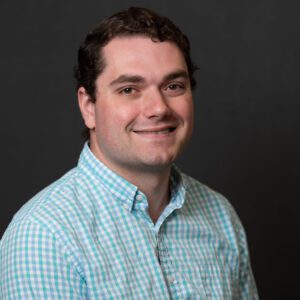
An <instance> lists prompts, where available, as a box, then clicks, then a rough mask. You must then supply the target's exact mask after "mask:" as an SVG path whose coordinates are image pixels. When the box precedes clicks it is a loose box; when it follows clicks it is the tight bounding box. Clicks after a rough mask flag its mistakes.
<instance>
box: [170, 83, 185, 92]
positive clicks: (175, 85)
mask: <svg viewBox="0 0 300 300" xmlns="http://www.w3.org/2000/svg"><path fill="white" fill-rule="evenodd" d="M167 88H168V89H170V90H172V91H175V90H178V89H182V88H183V86H182V85H180V84H177V83H172V84H169V85H168V87H167Z"/></svg>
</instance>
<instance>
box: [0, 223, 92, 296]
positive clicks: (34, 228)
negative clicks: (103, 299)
mask: <svg viewBox="0 0 300 300" xmlns="http://www.w3.org/2000/svg"><path fill="white" fill-rule="evenodd" d="M0 277H1V280H0V282H1V283H0V298H1V299H3V300H9V299H42V300H43V299H65V300H68V299H85V298H86V297H85V294H86V285H85V281H84V278H83V277H82V276H81V274H80V272H79V271H78V269H77V268H76V264H75V261H74V259H73V258H72V256H71V255H70V254H69V253H68V251H67V249H66V247H65V246H64V245H63V243H61V241H60V240H59V239H58V238H56V237H55V236H54V235H53V234H52V233H51V232H50V230H48V229H46V228H43V227H42V226H41V225H39V224H37V223H35V222H24V223H18V224H12V226H10V227H9V228H8V229H7V231H6V232H5V234H4V236H3V238H2V240H1V243H0Z"/></svg>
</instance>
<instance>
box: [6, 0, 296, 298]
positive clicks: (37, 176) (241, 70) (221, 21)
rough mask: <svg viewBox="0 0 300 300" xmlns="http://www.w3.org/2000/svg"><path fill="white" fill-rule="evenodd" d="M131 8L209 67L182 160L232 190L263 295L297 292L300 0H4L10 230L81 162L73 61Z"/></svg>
mask: <svg viewBox="0 0 300 300" xmlns="http://www.w3.org/2000/svg"><path fill="white" fill-rule="evenodd" d="M129 5H138V6H146V7H148V8H152V9H154V10H156V11H158V12H160V13H161V14H163V15H166V16H169V17H170V18H171V19H173V20H174V21H175V23H177V24H178V25H179V26H180V27H181V28H182V29H183V31H185V32H186V33H187V34H188V35H189V37H190V40H191V43H192V54H193V57H194V60H195V61H196V63H197V64H198V66H199V67H200V71H199V72H198V73H197V79H198V88H197V90H196V92H195V95H194V98H195V104H196V110H197V114H196V117H197V119H196V130H195V135H194V139H193V140H192V142H191V144H190V147H189V149H188V150H187V151H186V152H185V155H184V156H183V157H182V158H181V159H180V160H179V161H178V164H179V166H180V167H181V169H182V170H184V171H185V172H187V173H189V174H191V175H192V176H194V177H196V178H197V179H199V180H201V181H202V182H204V183H206V184H208V185H209V186H211V187H213V188H214V189H216V190H218V191H220V192H221V193H223V194H224V195H225V196H226V197H227V198H228V199H229V200H230V201H231V203H232V204H233V205H234V207H235V208H236V210H237V212H238V214H239V216H240V218H241V219H242V221H243V224H244V226H245V228H246V231H247V234H248V240H249V247H250V251H251V259H252V265H253V270H254V274H255V277H256V281H257V284H258V288H259V292H260V295H261V299H272V300H274V299H294V298H297V296H295V295H297V293H296V291H297V290H298V289H297V284H298V279H299V276H298V270H299V260H298V255H299V253H298V252H299V242H298V241H299V233H298V230H299V228H300V226H299V225H300V222H299V217H298V214H299V204H298V200H299V195H298V194H299V193H298V190H297V186H298V185H299V184H298V179H299V176H298V173H299V166H300V164H299V150H300V142H299V129H300V122H299V109H300V105H299V94H300V93H299V84H298V82H299V54H298V53H299V50H300V49H299V48H300V47H299V31H300V30H299V29H300V20H299V16H298V12H299V5H297V2H296V1H294V2H293V1H285V2H283V1H278V0H260V1H255V0H252V1H244V0H239V1H238V0H237V1H226V0H220V1H217V0H203V1H151V2H150V1H110V2H107V3H106V2H104V1H54V0H51V1H50V0H49V1H45V0H44V1H38V0H36V1H33V0H31V1H30V0H27V1H12V0H11V1H4V0H2V1H1V3H0V39H1V40H0V45H1V46H0V66H1V68H0V87H1V94H0V97H1V124H0V130H1V148H0V151H1V153H0V159H1V161H0V163H1V199H2V200H1V210H0V214H1V215H0V236H2V233H3V231H4V229H5V228H6V226H7V224H8V223H9V221H10V219H11V218H12V216H13V214H14V213H15V212H16V211H17V210H18V209H19V208H20V207H21V205H22V204H23V203H25V201H27V200H28V199H29V198H31V197H32V196H33V195H34V194H35V193H36V192H38V191H39V190H40V189H41V188H43V187H45V186H46V185H48V184H49V183H50V182H52V181H53V180H55V179H56V178H58V177H59V176H61V175H62V174H63V173H64V172H66V171H67V170H68V169H70V168H71V167H73V166H74V165H75V164H76V161H77V158H78V154H79V153H80V150H81V147H82V144H83V141H82V139H81V137H80V131H81V128H82V122H81V118H80V115H79V111H78V109H77V103H76V94H75V91H74V88H73V86H74V84H73V83H74V82H73V79H72V67H73V65H74V63H75V60H76V52H77V48H78V45H79V44H80V42H81V41H82V40H83V38H84V36H85V34H86V32H87V30H88V29H90V28H91V27H93V26H94V25H95V24H96V23H97V22H98V21H99V20H100V19H101V18H103V17H105V16H109V15H111V14H112V13H113V12H115V11H117V10H120V9H123V8H126V7H128V6H129Z"/></svg>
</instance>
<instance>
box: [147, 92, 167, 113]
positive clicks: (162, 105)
mask: <svg viewBox="0 0 300 300" xmlns="http://www.w3.org/2000/svg"><path fill="white" fill-rule="evenodd" d="M143 112H144V115H145V116H146V117H147V118H157V119H162V118H164V117H166V116H168V115H170V114H171V109H170V107H169V104H168V99H167V98H166V97H165V95H164V94H163V93H162V92H161V91H160V90H152V91H149V93H147V95H146V97H145V98H144V101H143Z"/></svg>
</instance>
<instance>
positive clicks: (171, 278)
mask: <svg viewBox="0 0 300 300" xmlns="http://www.w3.org/2000/svg"><path fill="white" fill-rule="evenodd" d="M168 279H169V282H170V284H175V283H176V280H175V278H174V277H172V276H170V277H169V278H168Z"/></svg>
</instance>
